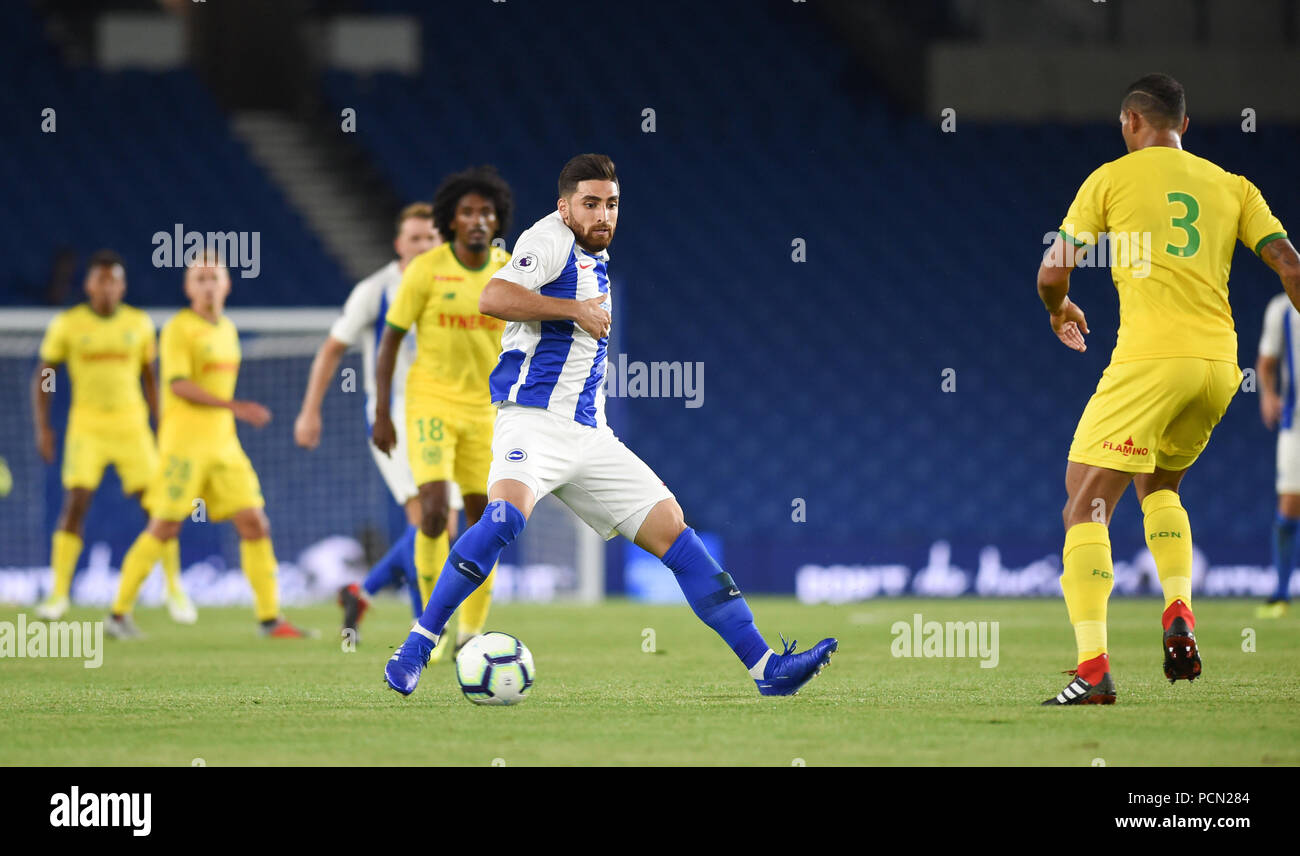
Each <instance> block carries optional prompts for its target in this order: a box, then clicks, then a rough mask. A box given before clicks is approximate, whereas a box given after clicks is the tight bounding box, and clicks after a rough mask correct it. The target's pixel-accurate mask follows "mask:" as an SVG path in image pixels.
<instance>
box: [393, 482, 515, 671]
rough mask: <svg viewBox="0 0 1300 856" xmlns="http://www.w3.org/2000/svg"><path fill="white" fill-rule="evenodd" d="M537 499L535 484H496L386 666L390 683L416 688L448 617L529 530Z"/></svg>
mask: <svg viewBox="0 0 1300 856" xmlns="http://www.w3.org/2000/svg"><path fill="white" fill-rule="evenodd" d="M536 501H537V500H536V494H535V493H534V492H533V489H532V488H531V487H530V486H529V485H526V484H524V483H523V482H521V481H517V480H514V479H501V480H499V481H497V482H494V483H493V485H492V487H491V488H489V490H488V503H487V506H486V507H485V508H484V510H483V513H482V515H481V516H480V517H479V519H478V521H477V522H476V523H474V525H472V526H470V527H468V528H467V529H466V530H465V533H464V534H463V535H461V536H460V538H458V539H456V547H455V549H454V550H452V551H451V553H450V555H448V557H447V563H446V565H444V566H443V569H442V573H440V574H439V575H438V582H437V583H436V584H435V585H434V587H433V593H432V594H431V595H430V596H429V602H428V603H427V604H425V607H424V612H423V613H422V614H421V615H420V617H419V619H418V620H417V621H416V622H415V626H414V627H412V628H411V632H410V634H409V635H408V636H407V637H406V641H405V642H403V643H402V645H401V646H399V647H398V649H397V650H396V651H394V652H393V656H392V657H391V658H390V659H389V661H388V664H387V665H386V666H385V667H384V679H385V681H387V683H388V686H390V687H392V688H393V689H394V690H397V691H398V692H399V693H401V694H402V695H410V694H411V693H412V692H414V690H415V687H416V685H417V684H418V683H419V680H420V674H421V672H422V671H423V670H424V667H425V666H427V665H428V663H429V658H430V657H431V656H432V654H433V649H434V647H435V646H436V645H437V644H438V642H439V640H440V639H441V637H442V635H443V631H444V630H445V628H446V626H447V622H448V620H450V619H451V616H452V614H453V613H454V612H455V611H456V609H457V607H459V606H460V605H461V604H462V603H463V602H464V601H465V599H466V598H467V597H469V596H470V595H471V594H473V593H474V590H475V589H477V588H478V587H479V586H480V585H482V584H483V583H484V582H485V581H486V580H487V577H488V575H489V574H490V573H491V571H492V569H493V568H495V567H496V564H497V559H498V558H499V557H500V556H501V551H502V550H504V549H505V548H506V547H507V546H508V545H509V544H510V543H511V542H512V541H514V540H515V539H516V538H518V537H519V533H521V532H523V531H524V526H525V525H526V524H527V522H528V515H529V514H531V513H532V510H533V506H534V505H535V504H536Z"/></svg>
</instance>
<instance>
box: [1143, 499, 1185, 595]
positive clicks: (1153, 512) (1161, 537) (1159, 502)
mask: <svg viewBox="0 0 1300 856" xmlns="http://www.w3.org/2000/svg"><path fill="white" fill-rule="evenodd" d="M1142 514H1143V515H1144V516H1143V518H1142V525H1143V527H1144V528H1145V529H1146V533H1147V547H1148V548H1150V550H1151V558H1153V559H1155V560H1156V573H1157V574H1158V575H1159V576H1160V587H1161V588H1162V589H1164V592H1165V609H1168V608H1169V605H1170V604H1171V603H1173V602H1174V601H1176V600H1181V601H1182V602H1183V603H1185V604H1187V606H1188V608H1189V609H1190V608H1191V606H1192V524H1191V523H1190V522H1189V521H1188V519H1187V512H1186V511H1185V510H1183V504H1182V502H1180V501H1179V499H1178V494H1176V493H1174V492H1173V491H1172V490H1158V491H1156V492H1155V493H1153V494H1151V495H1150V496H1148V497H1147V498H1146V499H1144V500H1142Z"/></svg>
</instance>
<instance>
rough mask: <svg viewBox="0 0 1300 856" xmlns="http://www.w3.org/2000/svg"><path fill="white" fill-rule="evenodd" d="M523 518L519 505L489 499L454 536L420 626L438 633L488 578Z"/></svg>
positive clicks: (521, 523) (523, 520) (522, 525)
mask: <svg viewBox="0 0 1300 856" xmlns="http://www.w3.org/2000/svg"><path fill="white" fill-rule="evenodd" d="M526 522H527V521H526V520H525V519H524V515H523V514H522V513H521V512H520V511H519V509H517V508H515V507H514V506H513V505H511V504H510V503H508V502H506V501H505V500H504V499H498V500H496V501H495V502H489V503H488V504H487V508H485V509H483V516H482V517H481V518H479V521H478V522H477V523H475V524H474V525H473V526H471V527H469V528H468V529H466V530H465V532H464V534H462V535H461V536H460V537H459V538H457V539H456V544H455V546H454V547H453V548H452V550H451V552H450V553H449V554H448V556H447V563H446V564H445V565H443V566H442V573H441V574H439V575H438V582H437V583H436V584H435V585H434V587H433V594H431V595H429V603H428V605H427V606H425V608H424V614H423V615H421V616H420V626H421V627H423V628H424V629H425V630H427V631H429V632H430V633H432V634H434V635H435V636H440V635H442V629H443V628H444V627H446V626H447V621H448V620H449V619H450V618H451V614H452V613H453V612H455V611H456V608H457V607H458V606H460V605H461V603H462V602H464V600H465V598H467V597H469V596H470V595H471V594H473V592H474V590H475V589H476V588H478V587H479V586H480V585H482V584H483V582H484V581H485V580H486V579H487V578H488V574H490V573H492V567H493V566H494V565H496V563H497V558H498V557H499V556H500V555H501V551H502V550H504V549H505V548H506V545H507V544H509V543H510V542H511V541H513V540H515V539H516V538H518V537H519V533H520V532H523V531H524V524H525V523H526Z"/></svg>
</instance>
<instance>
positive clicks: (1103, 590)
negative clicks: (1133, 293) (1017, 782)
mask: <svg viewBox="0 0 1300 856" xmlns="http://www.w3.org/2000/svg"><path fill="white" fill-rule="evenodd" d="M1191 362H1192V363H1196V364H1203V362H1204V361H1197V360H1193V361H1191ZM1197 367H1198V366H1197V365H1190V364H1187V363H1184V362H1183V361H1181V360H1174V359H1170V360H1138V361H1133V362H1126V363H1118V364H1111V365H1109V366H1107V367H1106V370H1105V371H1104V372H1103V373H1102V376H1101V380H1100V381H1099V382H1098V383H1097V389H1096V391H1095V392H1094V393H1093V395H1092V397H1091V398H1090V399H1089V400H1088V405H1087V407H1085V408H1084V411H1083V414H1082V416H1080V417H1079V424H1078V426H1077V427H1076V428H1075V432H1074V440H1073V441H1072V442H1071V444H1070V452H1069V456H1068V457H1069V464H1068V466H1067V467H1066V474H1065V486H1066V492H1067V494H1068V498H1067V500H1066V504H1065V509H1064V510H1063V512H1062V520H1063V522H1064V523H1065V530H1066V531H1065V546H1064V549H1063V550H1062V553H1061V564H1062V571H1061V592H1062V594H1064V596H1065V604H1066V610H1067V612H1068V614H1069V617H1070V623H1071V624H1072V625H1073V627H1074V636H1075V644H1076V647H1077V650H1078V666H1077V667H1076V669H1075V678H1074V680H1072V681H1071V682H1070V683H1069V684H1068V685H1067V686H1066V687H1065V689H1063V690H1062V691H1061V692H1060V693H1058V694H1057V695H1056V696H1055V697H1053V698H1050V699H1048V700H1047V701H1045V702H1043V704H1046V705H1064V704H1071V705H1073V704H1112V703H1114V701H1115V685H1114V681H1113V680H1112V679H1111V677H1110V655H1109V653H1108V650H1107V638H1106V611H1107V603H1108V601H1109V599H1110V592H1111V589H1112V588H1113V586H1114V565H1113V563H1112V560H1111V549H1110V530H1109V528H1108V527H1109V524H1110V518H1111V515H1112V513H1113V512H1114V509H1115V504H1116V503H1117V502H1119V499H1120V497H1121V496H1123V494H1124V491H1125V490H1126V489H1127V488H1128V484H1129V482H1131V481H1132V480H1133V477H1134V476H1135V475H1136V474H1138V473H1150V472H1152V471H1153V470H1154V469H1155V468H1156V467H1157V454H1158V447H1159V445H1160V442H1161V438H1162V437H1163V436H1164V434H1165V431H1166V429H1167V428H1168V426H1169V424H1170V423H1171V422H1172V421H1173V420H1174V418H1175V417H1176V416H1177V414H1179V413H1180V412H1182V411H1183V410H1184V409H1185V408H1186V407H1187V405H1188V403H1189V402H1190V401H1192V400H1193V399H1194V398H1195V397H1196V395H1197V394H1198V392H1199V390H1200V387H1201V386H1202V384H1203V380H1204V378H1203V376H1201V375H1197V376H1195V377H1191V376H1190V375H1189V374H1188V372H1189V371H1192V372H1195V370H1196V369H1197Z"/></svg>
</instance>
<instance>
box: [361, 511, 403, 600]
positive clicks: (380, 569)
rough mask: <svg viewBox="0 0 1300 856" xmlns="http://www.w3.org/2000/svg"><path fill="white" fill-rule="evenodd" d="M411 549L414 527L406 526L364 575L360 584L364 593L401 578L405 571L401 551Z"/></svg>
mask: <svg viewBox="0 0 1300 856" xmlns="http://www.w3.org/2000/svg"><path fill="white" fill-rule="evenodd" d="M413 549H415V527H414V526H408V527H407V528H406V532H404V533H403V534H402V537H401V538H398V539H397V540H396V541H394V542H393V546H391V547H389V548H388V552H387V553H385V554H384V557H383V558H382V559H380V560H379V561H378V562H375V566H374V567H373V568H371V569H370V573H369V574H367V575H366V581H365V582H364V583H362V584H361V587H362V588H363V589H365V590H366V594H374V593H375V592H377V591H379V590H380V589H383V588H387V587H388V586H390V585H392V584H393V583H394V582H396V581H398V580H400V579H402V578H403V576H404V573H405V572H404V571H403V568H402V565H403V563H404V558H403V553H409V552H411V551H412V550H413Z"/></svg>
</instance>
